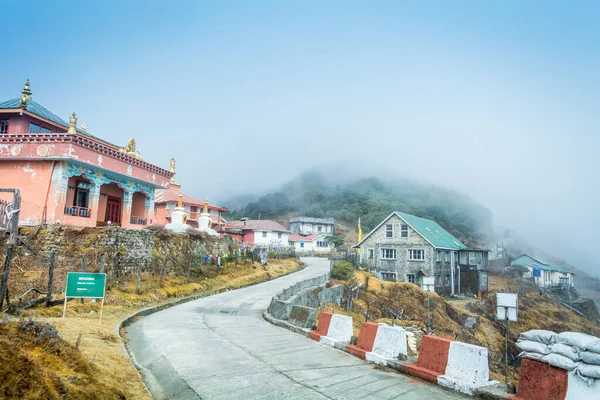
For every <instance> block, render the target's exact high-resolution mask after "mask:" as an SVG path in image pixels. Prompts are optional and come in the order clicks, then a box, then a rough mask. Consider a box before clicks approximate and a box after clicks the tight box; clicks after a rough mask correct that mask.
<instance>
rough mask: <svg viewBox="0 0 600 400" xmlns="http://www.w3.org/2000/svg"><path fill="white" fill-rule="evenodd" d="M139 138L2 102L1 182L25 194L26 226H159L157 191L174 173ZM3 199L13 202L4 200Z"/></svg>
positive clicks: (25, 94) (28, 98) (25, 95)
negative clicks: (116, 140) (150, 156)
mask: <svg viewBox="0 0 600 400" xmlns="http://www.w3.org/2000/svg"><path fill="white" fill-rule="evenodd" d="M135 147H136V146H135V140H134V139H133V138H132V139H130V140H129V142H128V143H127V145H126V146H124V147H119V146H116V145H114V144H112V143H109V142H107V141H105V140H103V139H100V138H99V137H97V136H94V135H92V134H90V133H89V132H87V130H86V129H85V125H84V126H82V127H79V128H78V127H77V116H76V115H75V113H73V114H72V115H71V116H70V117H69V122H67V121H65V120H63V119H61V118H60V117H58V116H57V115H56V114H54V113H52V112H51V111H49V110H48V109H46V108H45V107H43V106H42V105H40V104H39V103H36V102H35V101H33V100H32V92H31V89H30V87H29V81H27V83H26V84H25V88H24V89H23V90H22V92H21V97H20V98H17V99H13V100H7V101H4V102H0V187H1V188H16V189H20V191H21V198H22V202H21V210H20V221H19V223H20V224H22V225H39V224H41V223H43V222H46V223H50V224H53V223H61V224H65V225H74V226H102V225H106V224H108V223H109V222H110V223H111V224H116V225H120V226H123V227H129V228H141V227H143V226H145V225H148V224H151V223H153V219H154V191H155V190H156V189H157V188H168V187H169V185H170V179H171V177H172V176H173V173H172V172H171V171H168V170H166V169H163V168H160V167H158V166H156V165H154V164H151V163H149V162H147V161H144V160H143V159H142V158H141V156H140V154H139V152H137V151H136V148H135ZM0 200H9V201H10V199H8V198H0Z"/></svg>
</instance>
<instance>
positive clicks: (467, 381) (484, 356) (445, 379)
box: [404, 335, 539, 400]
mask: <svg viewBox="0 0 600 400" xmlns="http://www.w3.org/2000/svg"><path fill="white" fill-rule="evenodd" d="M404 371H405V372H406V373H407V374H409V375H412V376H416V377H418V378H421V379H424V380H426V381H429V382H432V383H436V384H438V385H440V386H445V387H448V388H451V389H454V390H456V391H459V392H462V393H466V394H470V395H472V394H474V392H475V389H477V388H478V387H482V386H487V385H491V384H494V383H497V382H495V381H490V380H489V376H490V370H489V365H488V350H487V349H486V348H485V347H481V346H475V345H472V344H468V343H463V342H457V341H454V340H448V339H444V338H440V337H437V336H430V335H426V336H423V341H422V343H421V349H420V351H419V359H418V362H417V364H408V365H405V366H404ZM536 400H539V399H536Z"/></svg>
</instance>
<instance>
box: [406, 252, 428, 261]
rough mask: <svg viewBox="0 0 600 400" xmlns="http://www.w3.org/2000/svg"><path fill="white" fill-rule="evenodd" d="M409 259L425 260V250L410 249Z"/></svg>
mask: <svg viewBox="0 0 600 400" xmlns="http://www.w3.org/2000/svg"><path fill="white" fill-rule="evenodd" d="M408 259H409V260H412V261H423V260H425V250H412V249H411V250H408Z"/></svg>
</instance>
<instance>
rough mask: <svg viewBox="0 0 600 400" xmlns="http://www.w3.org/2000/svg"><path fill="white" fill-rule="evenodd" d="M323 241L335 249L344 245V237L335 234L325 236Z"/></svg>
mask: <svg viewBox="0 0 600 400" xmlns="http://www.w3.org/2000/svg"><path fill="white" fill-rule="evenodd" d="M325 241H326V242H327V243H328V244H329V245H331V246H333V247H334V248H335V249H337V248H338V247H342V246H343V245H344V238H343V237H341V236H337V235H332V236H327V237H326V238H325Z"/></svg>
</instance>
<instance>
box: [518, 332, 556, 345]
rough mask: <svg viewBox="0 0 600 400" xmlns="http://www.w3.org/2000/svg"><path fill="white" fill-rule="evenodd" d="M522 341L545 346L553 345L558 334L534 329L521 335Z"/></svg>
mask: <svg viewBox="0 0 600 400" xmlns="http://www.w3.org/2000/svg"><path fill="white" fill-rule="evenodd" d="M520 339H526V340H531V341H534V342H540V343H544V344H552V343H554V342H555V341H556V332H552V331H547V330H544V329H534V330H531V331H527V332H523V333H521V337H520Z"/></svg>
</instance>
